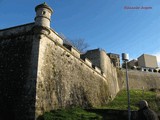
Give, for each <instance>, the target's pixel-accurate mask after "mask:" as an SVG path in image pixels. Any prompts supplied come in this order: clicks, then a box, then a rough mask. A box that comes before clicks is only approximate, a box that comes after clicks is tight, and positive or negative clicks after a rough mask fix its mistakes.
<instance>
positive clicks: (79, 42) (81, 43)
mask: <svg viewBox="0 0 160 120" xmlns="http://www.w3.org/2000/svg"><path fill="white" fill-rule="evenodd" d="M71 43H72V45H73V46H74V47H75V48H77V49H78V50H79V51H80V52H82V53H83V52H85V51H86V50H87V48H88V47H89V45H88V43H86V42H85V40H84V39H82V38H79V39H74V40H71Z"/></svg>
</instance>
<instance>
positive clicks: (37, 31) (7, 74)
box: [0, 4, 119, 120]
mask: <svg viewBox="0 0 160 120" xmlns="http://www.w3.org/2000/svg"><path fill="white" fill-rule="evenodd" d="M48 7H49V6H47V5H46V4H41V5H39V6H37V7H36V11H37V14H36V18H35V23H29V24H26V25H21V26H17V27H13V28H8V29H3V30H0V59H1V62H0V77H1V81H0V95H1V96H2V97H1V99H0V104H1V105H2V106H1V108H0V110H1V111H2V112H1V113H0V114H1V115H0V117H1V119H12V120H22V119H23V120H33V119H36V118H37V117H38V116H39V115H41V114H43V113H44V112H45V111H50V110H52V109H57V108H64V107H72V106H81V107H84V108H90V107H98V106H101V105H103V104H106V103H107V102H108V101H109V100H111V99H113V98H114V97H115V95H116V93H117V92H118V91H119V86H118V84H117V83H115V82H113V83H112V82H110V81H112V80H111V79H112V78H115V79H116V80H117V74H116V73H114V74H113V73H111V72H106V71H104V70H102V69H100V67H103V66H104V65H109V66H108V68H107V69H109V70H112V69H113V71H115V70H116V69H115V68H114V67H113V65H111V63H110V62H109V63H103V65H101V66H100V67H98V66H96V65H93V63H92V62H91V61H90V60H89V59H87V58H83V59H81V54H80V53H79V51H77V50H76V49H75V48H73V47H70V48H67V47H64V46H63V40H62V38H61V37H60V36H59V35H58V34H57V33H56V32H55V31H54V30H52V29H51V28H50V26H49V25H50V24H49V23H46V22H50V20H46V19H50V15H51V14H47V12H49V13H50V12H52V11H51V10H50V8H48ZM43 8H44V9H43ZM43 20H44V21H45V22H43ZM37 22H38V23H37ZM103 54H104V55H103V56H104V58H103V57H101V58H103V59H104V60H101V61H102V62H105V60H109V58H108V56H107V55H106V53H103ZM101 61H99V63H100V64H101ZM103 68H104V67H103ZM115 72H116V71H115ZM110 74H112V75H110ZM109 75H110V76H111V77H108V76H109ZM113 75H114V76H113ZM111 84H116V85H111ZM114 87H117V88H114ZM113 89H114V91H113ZM4 101H5V103H4ZM6 114H8V116H6ZM6 117H8V118H6Z"/></svg>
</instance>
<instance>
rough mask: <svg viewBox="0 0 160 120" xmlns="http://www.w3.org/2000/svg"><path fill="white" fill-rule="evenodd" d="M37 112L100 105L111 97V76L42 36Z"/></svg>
mask: <svg viewBox="0 0 160 120" xmlns="http://www.w3.org/2000/svg"><path fill="white" fill-rule="evenodd" d="M39 49H40V52H39V53H40V54H39V63H38V79H37V96H36V98H37V99H36V108H37V109H36V114H37V115H39V114H42V113H43V112H45V111H49V110H52V109H57V108H64V107H72V106H81V107H84V108H88V107H95V106H101V105H103V104H106V103H107V102H108V100H109V96H110V93H109V90H108V82H107V81H108V80H107V79H105V78H104V77H103V76H102V75H101V74H100V73H98V72H96V71H95V70H94V69H93V68H91V67H89V66H88V65H87V64H86V63H85V62H84V61H83V60H80V59H79V58H77V57H75V56H73V54H71V52H70V51H69V50H67V49H66V48H64V47H63V46H61V45H59V44H58V43H55V42H53V41H52V40H50V39H48V38H47V37H46V36H43V37H42V39H41V40H40V48H39Z"/></svg>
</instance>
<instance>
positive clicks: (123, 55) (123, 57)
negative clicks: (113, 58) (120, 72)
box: [122, 53, 131, 120]
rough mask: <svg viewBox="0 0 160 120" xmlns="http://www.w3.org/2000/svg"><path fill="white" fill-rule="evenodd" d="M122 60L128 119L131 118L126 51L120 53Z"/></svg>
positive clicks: (127, 56)
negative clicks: (124, 71) (124, 73)
mask: <svg viewBox="0 0 160 120" xmlns="http://www.w3.org/2000/svg"><path fill="white" fill-rule="evenodd" d="M122 60H123V61H124V63H125V67H126V87H127V98H128V120H131V108H130V93H129V82H128V67H127V62H128V60H129V55H128V54H126V53H122Z"/></svg>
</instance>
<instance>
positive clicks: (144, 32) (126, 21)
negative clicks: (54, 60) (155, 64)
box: [0, 0, 160, 62]
mask: <svg viewBox="0 0 160 120" xmlns="http://www.w3.org/2000/svg"><path fill="white" fill-rule="evenodd" d="M43 2H46V3H47V4H48V5H49V6H50V7H51V8H53V10H54V13H53V15H52V23H51V27H52V28H53V29H54V30H55V31H56V32H58V33H62V34H64V35H65V36H66V37H68V38H69V39H79V38H82V39H85V41H86V42H87V43H88V44H89V46H90V47H89V49H95V48H102V49H105V50H106V52H108V53H109V52H112V53H117V54H121V53H123V52H125V53H129V55H130V59H136V58H137V57H139V56H140V55H141V54H143V53H145V54H152V55H156V56H157V59H158V61H159V62H160V47H159V45H160V33H159V32H160V7H159V5H160V0H45V1H44V0H26V1H22V0H14V1H9V0H0V20H1V24H0V29H3V28H8V27H12V26H16V25H21V24H26V23H30V22H33V21H34V17H35V11H34V8H35V6H36V5H38V4H41V3H43ZM125 6H127V7H140V8H141V7H142V6H143V7H150V8H151V9H148V10H144V9H124V7H125Z"/></svg>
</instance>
